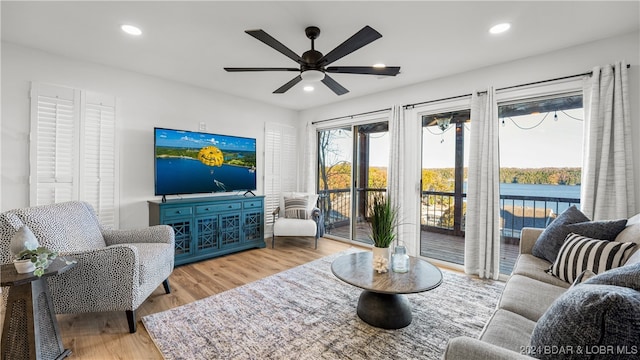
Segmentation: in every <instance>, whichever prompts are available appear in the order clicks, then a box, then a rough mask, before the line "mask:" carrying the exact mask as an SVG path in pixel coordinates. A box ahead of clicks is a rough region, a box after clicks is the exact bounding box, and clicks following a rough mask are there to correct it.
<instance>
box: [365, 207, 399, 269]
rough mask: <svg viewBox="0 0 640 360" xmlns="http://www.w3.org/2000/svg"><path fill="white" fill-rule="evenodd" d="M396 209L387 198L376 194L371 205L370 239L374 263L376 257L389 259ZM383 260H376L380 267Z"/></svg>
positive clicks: (394, 229)
mask: <svg viewBox="0 0 640 360" xmlns="http://www.w3.org/2000/svg"><path fill="white" fill-rule="evenodd" d="M396 226H397V211H396V209H395V208H393V207H392V206H391V203H390V202H389V199H388V198H383V197H380V196H376V197H374V198H373V206H372V207H371V236H370V238H371V240H372V241H373V246H374V247H373V259H374V264H375V263H376V259H377V258H382V259H384V260H386V262H387V263H388V261H389V246H391V243H392V242H393V240H394V239H395V238H396ZM383 262H384V261H378V264H377V266H378V267H380V268H382V267H383V266H382V265H384V264H382V263H383Z"/></svg>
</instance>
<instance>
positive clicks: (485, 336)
mask: <svg viewBox="0 0 640 360" xmlns="http://www.w3.org/2000/svg"><path fill="white" fill-rule="evenodd" d="M535 326H536V323H535V322H533V321H531V320H529V319H527V318H524V317H522V316H521V315H518V314H515V313H512V312H510V311H507V310H504V309H498V310H496V311H495V312H494V313H493V315H492V316H491V319H489V322H488V323H487V325H485V327H484V330H483V331H482V334H481V335H480V340H482V341H484V342H487V343H489V344H493V345H497V346H500V347H502V348H505V349H509V350H512V351H517V352H518V353H520V352H521V351H522V349H524V348H526V346H527V345H529V342H530V341H531V333H532V332H533V329H534V327H535Z"/></svg>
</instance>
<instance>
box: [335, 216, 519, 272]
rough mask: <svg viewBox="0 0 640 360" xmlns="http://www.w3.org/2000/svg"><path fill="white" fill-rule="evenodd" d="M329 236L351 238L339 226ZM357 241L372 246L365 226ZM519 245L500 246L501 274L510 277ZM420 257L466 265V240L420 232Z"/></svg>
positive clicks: (360, 226) (362, 226) (361, 226)
mask: <svg viewBox="0 0 640 360" xmlns="http://www.w3.org/2000/svg"><path fill="white" fill-rule="evenodd" d="M327 234H329V235H333V236H337V237H341V238H344V239H348V238H349V226H346V225H345V226H339V227H335V228H333V229H331V230H330V231H327ZM357 234H358V235H359V236H358V238H357V239H356V240H357V241H360V242H363V243H367V244H371V241H370V240H369V239H368V234H369V229H368V226H367V225H365V224H358V229H357ZM518 247H519V246H518V244H510V243H505V242H504V241H502V243H501V246H500V273H501V274H506V275H509V274H511V270H513V265H514V264H515V261H516V258H517V257H518ZM420 256H424V257H427V258H432V259H436V260H441V261H445V262H449V263H453V264H459V265H463V264H464V238H463V237H460V236H452V235H445V234H439V233H435V232H428V231H421V232H420Z"/></svg>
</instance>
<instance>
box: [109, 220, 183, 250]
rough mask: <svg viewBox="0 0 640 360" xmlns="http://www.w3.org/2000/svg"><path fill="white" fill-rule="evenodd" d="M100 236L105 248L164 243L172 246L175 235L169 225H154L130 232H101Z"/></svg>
mask: <svg viewBox="0 0 640 360" xmlns="http://www.w3.org/2000/svg"><path fill="white" fill-rule="evenodd" d="M102 236H103V237H104V241H105V243H106V244H107V246H110V245H116V244H135V243H165V244H173V243H174V241H175V238H174V236H175V234H174V232H173V228H172V227H171V226H169V225H154V226H150V227H148V228H143V229H130V230H106V229H104V230H102Z"/></svg>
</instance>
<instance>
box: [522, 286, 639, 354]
mask: <svg viewBox="0 0 640 360" xmlns="http://www.w3.org/2000/svg"><path fill="white" fill-rule="evenodd" d="M590 280H591V279H590ZM587 282H589V280H587ZM639 324H640V292H638V291H636V290H633V289H630V288H626V287H620V286H611V285H587V283H584V284H580V285H578V286H575V287H573V288H571V289H569V290H568V291H567V292H565V293H564V294H562V295H561V296H560V297H559V298H558V299H556V301H554V302H553V304H551V307H549V309H548V310H547V311H546V312H545V313H544V314H543V315H542V317H540V319H539V320H538V322H537V324H536V326H535V328H534V330H533V333H532V334H531V343H530V345H531V346H530V349H531V351H530V355H532V356H535V357H537V358H540V359H558V357H559V356H561V357H562V359H584V358H597V359H620V358H626V357H625V356H629V355H634V356H637V354H638V353H637V352H638V350H639V349H638V339H640V326H638V325H639ZM558 351H564V353H559V352H558ZM559 354H562V355H559Z"/></svg>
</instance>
